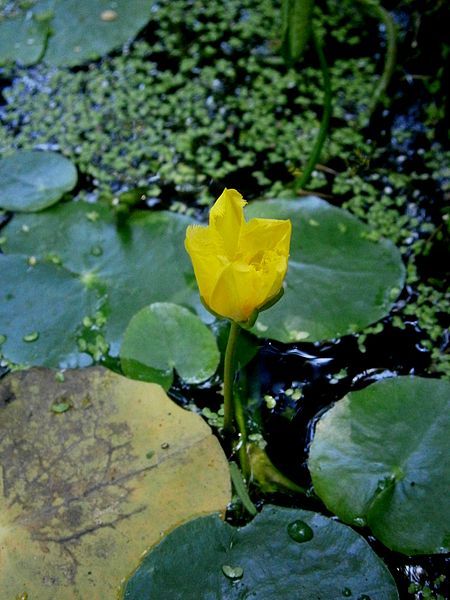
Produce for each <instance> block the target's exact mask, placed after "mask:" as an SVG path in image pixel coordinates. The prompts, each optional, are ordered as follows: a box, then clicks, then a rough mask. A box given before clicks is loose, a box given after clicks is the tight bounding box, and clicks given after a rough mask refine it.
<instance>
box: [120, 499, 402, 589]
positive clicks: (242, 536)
mask: <svg viewBox="0 0 450 600" xmlns="http://www.w3.org/2000/svg"><path fill="white" fill-rule="evenodd" d="M302 531H306V533H307V535H301V532H302ZM311 534H312V537H311ZM350 595H351V597H352V598H366V597H370V598H371V600H394V599H396V598H398V595H397V590H396V587H395V584H394V581H393V579H392V577H391V575H390V573H389V571H388V570H387V568H386V567H385V566H384V564H383V563H382V561H381V560H380V559H379V558H378V557H377V556H376V554H375V553H374V552H373V551H372V550H371V548H370V546H369V545H368V544H367V542H366V541H365V540H364V539H363V538H362V537H360V536H359V535H358V534H357V533H355V532H354V531H353V530H352V529H351V528H350V527H346V526H345V525H342V524H340V523H336V522H335V521H332V520H331V519H328V518H327V517H323V516H322V515H319V514H317V513H313V512H309V511H305V510H295V509H288V508H278V507H274V506H266V507H265V508H264V510H263V512H262V513H261V514H259V515H258V516H257V517H255V519H254V520H253V521H252V522H251V523H250V524H249V525H247V526H246V527H243V528H241V529H234V528H233V527H231V526H230V525H228V524H227V523H224V522H223V521H221V520H220V518H219V517H217V516H215V515H211V516H208V517H202V518H199V519H196V520H194V521H191V522H189V523H187V524H185V525H182V526H181V527H179V528H178V529H176V530H175V531H173V532H172V533H170V534H169V535H168V536H167V537H166V538H164V539H163V540H162V541H161V542H160V543H159V544H158V545H157V546H156V547H154V548H153V549H152V550H151V551H150V552H149V553H148V555H147V556H146V557H145V558H144V560H143V561H142V563H141V565H140V566H139V567H138V568H137V570H136V571H135V573H134V574H133V575H132V576H131V578H130V579H129V580H128V582H127V583H126V585H125V588H124V594H123V598H124V600H149V599H150V598H151V599H152V600H158V599H159V598H160V599H161V600H163V599H164V600H165V599H166V598H183V600H197V599H198V598H214V599H216V600H220V599H223V600H233V599H234V598H236V600H237V599H241V598H257V599H258V600H269V599H273V598H305V599H306V598H308V599H309V598H311V599H313V598H324V599H325V598H326V599H327V600H333V599H338V598H342V597H345V596H350Z"/></svg>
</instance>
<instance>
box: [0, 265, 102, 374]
mask: <svg viewBox="0 0 450 600" xmlns="http://www.w3.org/2000/svg"><path fill="white" fill-rule="evenodd" d="M29 262H30V259H29V258H28V259H27V257H26V256H18V255H12V256H5V255H2V254H0V281H1V282H2V285H1V286H0V338H1V339H2V340H4V341H3V344H1V345H0V354H3V355H4V356H5V357H7V358H8V359H9V360H10V361H12V362H14V363H20V364H25V365H53V366H57V365H59V364H63V365H65V366H83V365H85V364H86V363H87V364H89V363H90V362H91V359H90V357H89V356H88V355H84V356H83V354H82V353H80V352H78V348H77V329H78V328H81V324H82V319H83V316H84V315H86V314H91V313H92V312H94V309H95V306H96V299H95V296H94V294H93V293H92V292H91V291H89V290H88V289H86V287H85V286H84V285H83V283H82V282H81V281H80V279H78V278H77V277H75V276H74V275H73V274H72V273H70V272H69V271H67V270H66V269H62V268H60V267H58V266H56V265H53V264H36V265H34V266H30V264H29Z"/></svg>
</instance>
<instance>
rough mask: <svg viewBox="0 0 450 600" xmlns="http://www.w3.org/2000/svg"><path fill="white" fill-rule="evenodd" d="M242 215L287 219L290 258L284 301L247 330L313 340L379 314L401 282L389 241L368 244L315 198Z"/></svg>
mask: <svg viewBox="0 0 450 600" xmlns="http://www.w3.org/2000/svg"><path fill="white" fill-rule="evenodd" d="M247 216H248V217H249V218H251V217H265V218H275V219H291V221H292V226H293V232H292V243H291V256H290V259H289V269H288V274H287V278H286V290H285V294H284V296H283V298H282V299H281V300H280V301H279V302H278V303H277V304H276V305H275V306H274V307H272V308H270V309H269V310H267V311H265V312H262V313H261V314H260V315H259V317H258V320H257V322H256V325H255V327H254V333H256V334H257V335H259V336H262V337H269V338H273V339H277V340H280V341H282V342H294V341H301V340H308V341H317V340H323V339H330V338H335V337H337V336H341V335H345V334H347V333H350V332H352V331H355V330H358V329H362V328H364V327H366V326H367V325H369V324H370V323H373V322H375V321H377V320H378V319H381V318H382V317H384V316H385V315H386V314H387V313H388V312H389V310H390V309H391V306H392V303H393V301H394V300H395V299H396V297H397V296H398V294H399V292H400V290H401V288H402V286H403V282H404V267H403V264H402V261H401V258H400V253H399V251H398V250H397V248H396V247H395V246H394V245H393V244H392V243H391V242H389V241H387V240H382V241H380V242H373V241H371V240H370V239H369V229H368V227H367V226H366V225H364V224H363V223H361V222H360V221H358V219H356V218H355V217H353V216H352V215H350V214H349V213H348V212H346V211H344V210H341V209H339V208H335V207H334V206H331V205H330V204H328V203H327V202H325V201H323V200H320V199H318V198H305V199H302V200H294V199H293V200H270V201H264V202H253V203H252V204H251V205H250V206H249V207H248V209H247Z"/></svg>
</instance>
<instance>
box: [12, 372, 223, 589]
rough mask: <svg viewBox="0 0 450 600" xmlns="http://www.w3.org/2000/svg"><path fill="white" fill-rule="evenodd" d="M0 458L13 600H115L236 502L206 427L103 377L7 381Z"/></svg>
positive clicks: (140, 388)
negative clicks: (148, 557)
mask: <svg viewBox="0 0 450 600" xmlns="http://www.w3.org/2000/svg"><path fill="white" fill-rule="evenodd" d="M63 404H64V406H67V409H66V410H64V411H55V406H61V405H63ZM0 456H1V457H2V458H1V462H2V464H1V467H2V473H1V475H2V476H1V477H0V565H1V569H0V589H1V590H2V594H3V595H4V597H5V598H16V597H20V596H21V595H24V597H25V596H26V594H28V598H30V600H34V599H36V600H37V599H39V600H53V599H54V598H64V599H66V600H67V599H72V598H73V599H76V600H85V599H86V598H89V600H105V599H107V598H108V599H113V598H115V597H116V593H117V590H118V588H119V586H120V584H121V581H122V579H123V578H124V577H126V576H127V575H129V574H130V572H131V571H132V570H133V568H134V567H135V565H136V562H137V561H138V560H139V558H140V556H141V555H142V553H143V552H145V550H146V549H147V548H148V547H149V546H150V545H153V544H155V543H156V542H158V541H159V539H160V538H161V536H162V535H163V533H166V532H167V531H169V530H171V529H173V528H174V527H176V526H177V525H179V524H180V523H182V522H184V521H187V520H189V519H191V518H193V517H195V516H198V515H203V514H207V513H211V512H217V511H219V512H220V511H222V512H223V511H224V510H225V507H226V505H227V503H228V501H229V499H230V483H229V473H228V465H227V461H226V458H225V456H224V454H223V452H222V450H221V448H220V445H219V443H218V441H217V439H216V438H215V437H214V436H212V435H211V430H210V428H209V427H208V426H207V425H206V424H205V423H204V422H203V421H202V419H201V418H200V417H198V416H197V415H195V414H193V413H190V412H188V411H185V410H183V409H181V408H180V407H178V406H177V405H176V404H174V403H173V402H172V401H171V400H170V398H168V396H167V395H166V394H165V392H164V391H163V390H162V388H161V387H159V386H158V385H155V384H151V383H144V382H139V381H132V380H129V379H126V378H124V377H122V376H120V375H116V374H114V373H112V372H110V371H107V370H105V369H102V368H100V367H96V368H89V369H84V370H71V371H66V372H65V373H64V376H63V377H62V376H61V374H60V373H56V376H55V371H51V370H48V369H31V370H29V371H23V372H19V373H14V374H11V375H8V376H7V377H5V379H3V380H2V382H0Z"/></svg>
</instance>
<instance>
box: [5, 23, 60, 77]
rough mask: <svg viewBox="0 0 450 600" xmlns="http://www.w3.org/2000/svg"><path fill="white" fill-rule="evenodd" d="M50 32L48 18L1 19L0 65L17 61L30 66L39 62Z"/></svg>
mask: <svg viewBox="0 0 450 600" xmlns="http://www.w3.org/2000/svg"><path fill="white" fill-rule="evenodd" d="M48 33H49V26H48V22H47V21H46V20H41V21H39V20H35V19H34V18H28V17H27V18H14V19H5V20H4V21H0V66H4V65H6V64H7V63H10V62H17V63H20V64H22V65H25V66H28V65H33V64H35V63H37V62H38V60H39V59H40V58H41V56H42V54H43V52H44V50H45V41H46V39H47V36H48Z"/></svg>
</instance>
